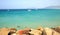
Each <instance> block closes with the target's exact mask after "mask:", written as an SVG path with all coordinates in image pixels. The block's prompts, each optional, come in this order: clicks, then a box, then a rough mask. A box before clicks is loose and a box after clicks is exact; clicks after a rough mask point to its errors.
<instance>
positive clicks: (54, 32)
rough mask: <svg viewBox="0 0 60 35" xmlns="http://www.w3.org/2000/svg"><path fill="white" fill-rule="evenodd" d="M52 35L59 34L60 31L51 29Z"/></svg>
mask: <svg viewBox="0 0 60 35" xmlns="http://www.w3.org/2000/svg"><path fill="white" fill-rule="evenodd" d="M52 35H60V33H58V32H56V31H55V30H53V32H52Z"/></svg>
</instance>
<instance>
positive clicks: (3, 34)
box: [0, 28, 10, 35]
mask: <svg viewBox="0 0 60 35" xmlns="http://www.w3.org/2000/svg"><path fill="white" fill-rule="evenodd" d="M9 31H10V30H9V29H8V28H2V29H0V35H8V32H9Z"/></svg>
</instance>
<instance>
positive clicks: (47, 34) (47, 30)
mask: <svg viewBox="0 0 60 35" xmlns="http://www.w3.org/2000/svg"><path fill="white" fill-rule="evenodd" d="M43 35H52V30H51V29H50V28H44V31H43Z"/></svg>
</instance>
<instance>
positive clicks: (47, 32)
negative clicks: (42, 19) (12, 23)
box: [0, 26, 60, 35]
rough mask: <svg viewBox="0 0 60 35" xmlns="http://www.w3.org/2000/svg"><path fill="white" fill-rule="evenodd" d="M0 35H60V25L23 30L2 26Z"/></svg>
mask: <svg viewBox="0 0 60 35" xmlns="http://www.w3.org/2000/svg"><path fill="white" fill-rule="evenodd" d="M0 35H60V26H59V27H56V28H42V27H39V28H37V29H31V28H26V29H23V30H16V29H15V28H1V29H0Z"/></svg>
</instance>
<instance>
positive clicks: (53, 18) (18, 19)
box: [0, 9, 60, 29]
mask: <svg viewBox="0 0 60 35" xmlns="http://www.w3.org/2000/svg"><path fill="white" fill-rule="evenodd" d="M39 26H42V27H56V26H60V9H39V10H34V9H32V10H31V11H28V9H20V10H0V28H3V27H9V28H17V29H23V28H26V27H30V28H36V27H39Z"/></svg>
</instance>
